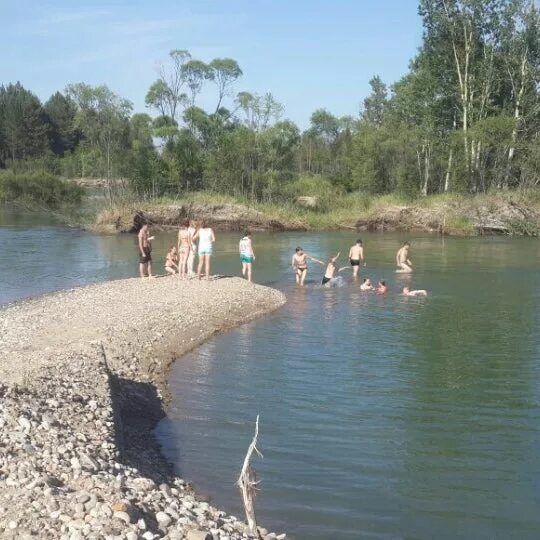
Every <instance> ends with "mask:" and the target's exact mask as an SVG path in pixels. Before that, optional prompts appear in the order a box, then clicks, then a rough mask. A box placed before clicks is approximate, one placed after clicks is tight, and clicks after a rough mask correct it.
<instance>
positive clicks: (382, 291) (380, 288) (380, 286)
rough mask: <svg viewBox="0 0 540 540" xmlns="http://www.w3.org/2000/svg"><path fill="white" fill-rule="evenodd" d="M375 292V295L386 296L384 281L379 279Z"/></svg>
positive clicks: (386, 289)
mask: <svg viewBox="0 0 540 540" xmlns="http://www.w3.org/2000/svg"><path fill="white" fill-rule="evenodd" d="M375 292H376V293H377V294H386V293H387V292H388V287H387V286H386V281H384V279H381V280H380V281H379V284H378V285H377V288H376V289H375Z"/></svg>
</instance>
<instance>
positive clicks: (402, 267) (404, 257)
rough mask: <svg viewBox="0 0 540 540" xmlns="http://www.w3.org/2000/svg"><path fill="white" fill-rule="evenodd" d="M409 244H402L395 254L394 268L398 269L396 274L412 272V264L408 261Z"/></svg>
mask: <svg viewBox="0 0 540 540" xmlns="http://www.w3.org/2000/svg"><path fill="white" fill-rule="evenodd" d="M410 247H411V244H410V243H409V242H404V243H403V245H402V246H401V247H400V248H399V249H398V252H397V253H396V266H397V267H398V269H397V270H396V272H407V273H408V272H412V263H411V261H410V260H409V248H410Z"/></svg>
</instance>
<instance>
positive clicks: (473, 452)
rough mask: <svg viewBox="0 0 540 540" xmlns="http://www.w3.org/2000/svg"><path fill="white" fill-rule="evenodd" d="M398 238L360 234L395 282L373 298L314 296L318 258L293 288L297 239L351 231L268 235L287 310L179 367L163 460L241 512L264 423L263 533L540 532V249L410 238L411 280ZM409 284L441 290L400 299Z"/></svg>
mask: <svg viewBox="0 0 540 540" xmlns="http://www.w3.org/2000/svg"><path fill="white" fill-rule="evenodd" d="M401 239H402V237H400V236H399V235H365V237H364V240H365V248H366V259H367V261H368V266H367V268H366V269H365V274H366V275H369V276H370V277H372V278H375V279H378V278H385V279H387V281H388V282H389V285H390V288H391V293H390V294H388V295H387V296H385V297H380V296H376V295H373V294H366V293H361V292H360V291H359V289H358V284H357V283H350V282H349V279H350V278H347V282H346V283H345V286H343V287H339V288H331V289H324V288H321V287H319V286H318V282H319V279H320V276H321V269H320V267H316V265H311V268H310V270H311V280H310V281H311V282H310V283H309V284H308V286H307V287H306V288H305V289H299V288H296V287H295V286H294V285H293V279H294V278H293V275H292V272H291V271H290V270H289V268H288V265H289V264H290V263H289V261H290V255H291V252H292V250H293V248H294V246H295V245H296V244H297V243H301V244H302V245H303V246H304V248H305V249H306V250H307V251H308V253H313V254H314V255H318V256H320V257H326V256H328V255H329V254H330V253H332V252H335V251H337V250H338V249H341V251H342V253H347V248H348V246H349V244H350V243H351V240H354V238H353V237H351V235H349V234H347V233H338V234H313V235H300V236H298V235H290V234H285V235H273V236H270V235H269V236H265V237H262V238H261V237H260V236H258V237H257V239H256V240H257V245H258V247H259V253H260V256H259V257H258V259H257V261H256V263H257V266H256V268H257V278H258V279H259V280H262V281H266V282H267V283H269V284H272V285H274V286H277V287H280V288H282V289H283V290H284V291H285V292H286V293H287V296H288V304H287V305H286V307H284V308H283V309H281V310H280V311H278V312H276V313H274V314H273V315H271V316H269V317H266V318H264V319H261V320H258V321H256V322H254V323H252V324H249V325H246V326H243V327H241V328H239V329H237V330H236V331H233V332H230V333H228V334H225V335H222V336H220V337H217V338H216V339H213V340H212V341H210V342H208V343H207V344H205V345H203V346H202V347H201V348H199V349H197V350H196V351H195V352H193V353H192V354H190V355H188V356H187V357H185V358H183V359H182V360H181V361H180V362H177V363H176V364H175V366H174V369H173V372H172V375H171V379H170V383H171V386H172V392H173V395H174V403H173V407H172V409H171V411H170V415H169V417H168V418H167V419H165V420H163V421H162V423H161V424H160V426H159V427H158V430H157V431H158V435H159V437H160V440H161V442H162V443H163V445H164V448H165V451H166V453H167V454H168V455H169V456H170V458H171V459H172V460H174V462H175V463H176V464H177V466H178V469H179V471H181V472H182V474H184V475H185V476H186V477H187V478H190V479H193V480H194V481H195V484H196V485H197V486H198V487H199V488H200V489H201V490H202V491H203V492H206V493H207V494H209V495H211V496H212V498H213V499H214V501H215V502H217V503H218V504H221V505H223V506H224V507H226V508H227V509H228V510H230V511H233V512H236V513H238V514H241V513H242V510H241V506H240V499H239V495H238V492H237V490H236V488H235V487H234V482H235V480H236V477H237V474H238V471H239V468H240V466H241V463H242V460H243V457H244V454H245V451H246V448H247V445H248V444H249V441H250V439H251V436H252V433H253V422H254V419H255V416H256V415H257V414H260V417H261V419H260V431H261V435H260V443H259V446H260V449H261V451H262V452H263V454H264V460H258V461H257V462H256V469H257V471H258V475H259V478H261V479H262V484H261V491H260V494H259V496H258V498H257V505H258V516H259V520H260V521H261V523H263V524H265V525H266V526H270V527H271V528H273V529H277V530H285V531H287V532H288V533H290V534H291V535H292V536H294V537H296V538H312V539H329V538H342V539H353V538H354V539H356V538H426V539H427V538H449V539H450V538H486V539H487V538H501V539H502V538H539V537H540V514H539V512H538V508H539V503H540V459H539V457H540V370H539V362H540V354H539V353H540V338H539V334H538V330H539V318H540V307H539V306H540V304H539V298H540V292H539V291H540V277H539V272H538V266H539V265H538V263H539V261H540V245H539V242H538V240H533V239H507V238H478V239H441V238H437V237H425V236H424V237H415V238H414V239H413V250H412V260H413V263H415V273H414V275H413V276H404V275H396V274H395V273H394V272H393V260H394V254H395V251H396V249H397V247H398V245H399V241H400V240H401ZM229 249H230V250H231V257H233V255H232V251H233V245H232V242H231V245H230V246H229ZM234 264H235V265H236V256H234ZM263 266H265V267H266V269H265V270H262V269H261V268H262V267H263ZM342 275H343V274H342ZM345 275H346V274H345ZM404 284H410V285H412V286H413V287H417V288H426V289H428V290H429V291H430V293H431V294H430V296H429V297H428V298H426V299H415V298H402V297H400V296H398V295H397V291H398V289H399V288H400V287H402V286H403V285H404Z"/></svg>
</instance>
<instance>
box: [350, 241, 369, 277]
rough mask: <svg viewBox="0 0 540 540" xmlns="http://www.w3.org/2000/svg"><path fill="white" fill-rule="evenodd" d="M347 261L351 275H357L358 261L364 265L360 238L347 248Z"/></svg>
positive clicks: (362, 246)
mask: <svg viewBox="0 0 540 540" xmlns="http://www.w3.org/2000/svg"><path fill="white" fill-rule="evenodd" d="M349 262H350V263H351V267H352V271H353V277H357V276H358V270H359V269H360V263H363V265H364V266H365V265H366V263H365V261H364V245H363V244H362V240H360V238H359V239H358V240H357V241H356V244H354V246H352V247H351V249H349Z"/></svg>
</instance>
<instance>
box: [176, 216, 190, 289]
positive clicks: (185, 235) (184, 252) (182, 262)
mask: <svg viewBox="0 0 540 540" xmlns="http://www.w3.org/2000/svg"><path fill="white" fill-rule="evenodd" d="M188 227H189V221H188V220H187V219H186V220H184V221H183V222H182V225H181V226H180V230H179V231H178V273H179V274H180V277H181V278H182V279H184V278H185V277H186V274H187V261H188V257H189V254H190V253H191V238H190V234H189V229H188Z"/></svg>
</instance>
